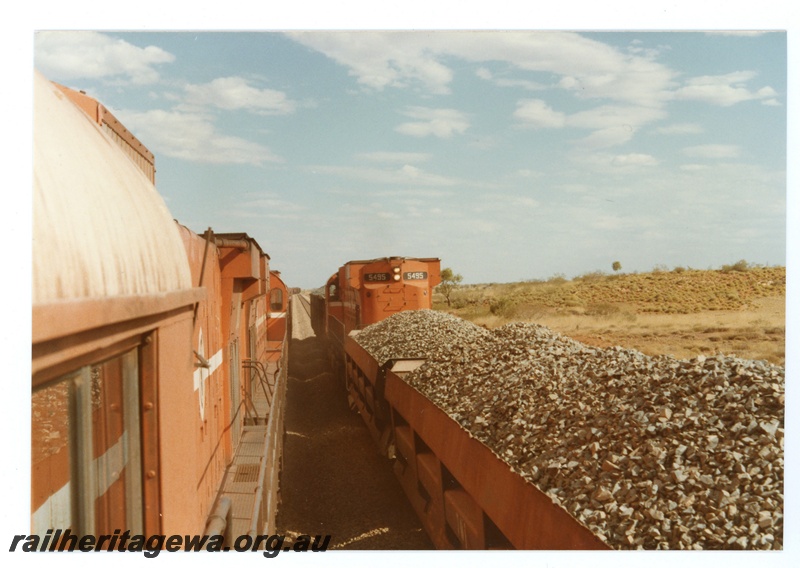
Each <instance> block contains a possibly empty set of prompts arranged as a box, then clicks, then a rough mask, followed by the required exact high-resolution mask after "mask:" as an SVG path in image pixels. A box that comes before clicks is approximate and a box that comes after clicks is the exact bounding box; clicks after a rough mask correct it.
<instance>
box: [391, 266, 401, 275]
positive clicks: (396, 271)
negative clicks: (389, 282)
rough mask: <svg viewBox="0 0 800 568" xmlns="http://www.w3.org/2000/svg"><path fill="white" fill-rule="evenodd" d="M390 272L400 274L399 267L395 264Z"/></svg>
mask: <svg viewBox="0 0 800 568" xmlns="http://www.w3.org/2000/svg"><path fill="white" fill-rule="evenodd" d="M392 272H394V273H395V274H400V267H399V266H395V267H394V268H392Z"/></svg>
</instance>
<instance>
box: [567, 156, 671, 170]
mask: <svg viewBox="0 0 800 568" xmlns="http://www.w3.org/2000/svg"><path fill="white" fill-rule="evenodd" d="M571 159H572V161H573V162H575V163H577V164H581V165H583V166H586V167H588V168H589V169H591V170H592V171H594V172H596V173H605V174H620V173H631V172H633V171H640V170H642V169H643V168H650V167H653V166H657V165H658V164H659V161H658V159H657V158H655V157H654V156H652V155H650V154H642V153H630V154H611V153H608V152H594V153H577V154H574V155H573V156H572V157H571Z"/></svg>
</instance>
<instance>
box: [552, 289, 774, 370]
mask: <svg viewBox="0 0 800 568" xmlns="http://www.w3.org/2000/svg"><path fill="white" fill-rule="evenodd" d="M537 323H541V324H542V325H546V326H547V327H550V328H551V329H553V330H555V331H558V332H559V333H563V334H564V335H568V336H570V337H572V338H573V339H576V340H578V341H581V342H583V343H586V344H588V345H594V346H597V347H610V346H614V345H619V346H622V347H626V348H630V349H636V350H638V351H641V352H642V353H645V354H647V355H672V356H674V357H677V358H679V359H689V358H692V357H697V356H698V355H715V354H722V355H735V356H737V357H741V358H744V359H763V360H766V361H769V362H770V363H773V364H776V365H784V364H785V358H786V352H785V335H786V334H785V298H783V297H769V298H761V299H758V300H756V301H755V302H754V303H753V306H752V307H749V308H747V309H740V310H719V311H713V312H712V311H709V312H700V313H695V314H637V315H636V316H635V317H632V318H631V317H624V316H620V317H617V318H609V317H605V318H593V317H590V316H573V317H545V318H542V319H541V321H537Z"/></svg>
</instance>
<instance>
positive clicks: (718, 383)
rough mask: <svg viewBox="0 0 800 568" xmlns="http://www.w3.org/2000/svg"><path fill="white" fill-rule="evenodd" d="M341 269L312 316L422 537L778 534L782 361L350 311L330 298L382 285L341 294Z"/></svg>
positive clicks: (766, 543)
mask: <svg viewBox="0 0 800 568" xmlns="http://www.w3.org/2000/svg"><path fill="white" fill-rule="evenodd" d="M346 267H347V265H345V267H343V269H340V271H339V273H338V274H337V275H334V277H333V278H332V279H331V280H329V281H328V286H327V287H326V290H325V293H324V295H321V294H320V295H316V296H312V299H313V302H312V319H313V321H314V322H316V323H315V325H316V331H317V334H318V335H320V336H322V337H325V338H326V340H327V343H328V346H329V349H331V350H333V351H338V352H339V353H338V354H337V356H336V358H337V359H341V360H342V361H343V370H342V374H343V376H344V381H345V383H346V387H347V393H348V398H349V400H350V403H351V406H352V407H353V408H354V409H356V410H358V412H359V413H360V414H361V416H362V418H363V419H364V422H365V423H366V425H367V428H368V430H369V431H370V433H371V435H372V437H373V438H374V440H375V442H376V443H377V445H378V448H379V451H380V452H382V453H383V454H384V455H385V456H386V457H387V458H389V460H390V461H391V464H392V468H393V470H394V473H395V474H396V476H397V478H398V479H399V481H400V484H401V486H402V488H403V490H404V492H405V493H406V496H407V497H408V499H409V501H410V503H411V504H412V506H413V508H414V510H415V511H416V513H417V515H418V516H419V518H420V520H421V523H422V525H423V526H424V528H425V529H426V531H427V533H428V535H429V536H430V538H431V540H432V542H433V543H434V545H435V546H436V547H438V548H443V549H547V550H562V549H563V550H567V549H570V550H593V549H601V550H602V549H609V548H618V549H636V548H645V549H707V548H711V549H762V550H763V549H780V548H782V542H783V493H782V487H783V435H784V430H783V420H784V418H783V416H784V400H785V381H784V369H783V368H781V367H773V366H770V365H769V364H766V363H765V362H758V361H746V360H741V359H737V358H735V357H724V356H718V357H714V358H706V357H698V358H697V359H695V360H690V361H681V360H676V359H674V358H671V357H668V356H661V357H652V358H651V357H647V356H646V355H644V354H642V353H639V352H636V351H633V350H625V349H622V348H619V347H615V348H609V349H601V348H592V347H588V346H585V345H582V344H580V343H578V342H576V341H573V340H570V339H568V338H566V337H564V336H560V335H558V334H556V333H553V332H552V331H550V330H548V329H547V328H544V327H542V326H536V325H535V324H511V325H508V326H504V327H502V328H499V329H497V330H494V331H489V330H486V329H484V328H481V327H479V326H476V325H474V324H471V323H469V322H466V321H465V320H461V319H460V318H456V317H454V316H451V315H449V314H445V313H443V312H438V311H433V310H428V309H424V308H428V307H430V303H429V302H428V303H427V304H425V303H421V304H418V305H411V304H408V305H405V306H403V307H402V308H400V309H399V310H396V311H395V312H394V313H389V312H388V311H381V312H379V313H380V314H381V315H382V318H381V320H380V321H378V322H376V323H373V324H371V325H366V326H365V325H363V322H361V323H362V325H361V326H359V325H357V322H356V320H353V318H352V316H351V317H350V319H349V320H348V319H346V318H345V317H344V316H343V314H344V310H345V309H347V310H349V311H350V313H351V314H353V313H355V314H358V313H359V307H360V310H361V311H366V310H367V307H366V306H365V305H364V304H363V302H367V303H368V302H369V301H373V300H374V298H376V297H378V294H379V293H381V292H384V290H381V289H378V290H376V289H375V288H374V284H373V282H372V280H373V277H372V276H368V275H369V274H371V271H370V270H367V271H363V270H362V271H360V272H358V271H354V270H351V271H350V272H349V274H350V276H349V279H348V280H347V282H346V285H347V286H349V287H350V288H351V289H352V290H351V291H350V294H349V295H348V296H346V298H347V300H348V301H347V302H346V305H345V306H343V305H342V302H341V299H342V297H341V296H339V295H338V292H339V291H340V290H339V286H338V284H340V283H341V282H342V281H343V275H347V274H348V272H347V271H346ZM398 273H399V271H398ZM353 274H356V275H358V276H353ZM337 278H338V280H337ZM334 284H335V285H336V286H333V285H334ZM391 285H392V286H395V288H399V287H400V286H406V285H411V286H413V285H414V284H413V283H406V282H405V280H402V279H400V278H398V279H396V281H395V282H394V283H392V284H391ZM384 286H386V287H387V290H386V292H388V287H389V286H390V285H387V284H384ZM364 289H369V290H370V291H371V294H368V293H367V292H366V291H365V290H364ZM431 291H432V287H431V288H430V289H429V292H428V295H427V296H423V297H427V298H430V292H431ZM400 293H401V292H400V291H399V290H397V289H395V290H393V291H392V294H400ZM358 302H362V303H361V304H359V303H358ZM348 321H349V322H350V323H349V324H348V323H347V322H348Z"/></svg>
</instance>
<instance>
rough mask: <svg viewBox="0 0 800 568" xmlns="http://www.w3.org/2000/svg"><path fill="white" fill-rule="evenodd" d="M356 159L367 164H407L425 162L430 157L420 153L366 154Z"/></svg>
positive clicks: (359, 155)
mask: <svg viewBox="0 0 800 568" xmlns="http://www.w3.org/2000/svg"><path fill="white" fill-rule="evenodd" d="M356 157H357V158H359V159H362V160H367V161H369V162H382V163H400V164H408V163H418V162H427V161H428V160H430V158H431V155H430V154H424V153H422V152H366V153H363V154H358V155H356Z"/></svg>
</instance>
